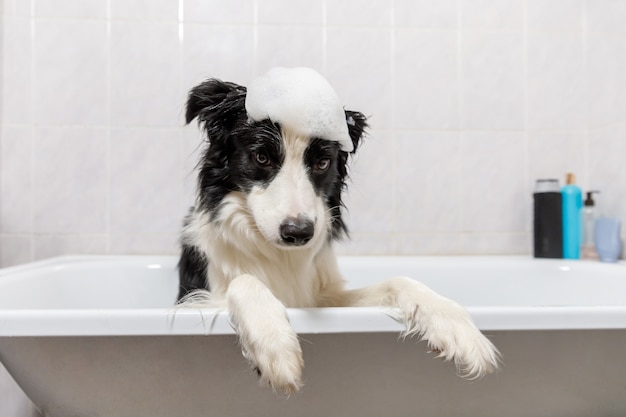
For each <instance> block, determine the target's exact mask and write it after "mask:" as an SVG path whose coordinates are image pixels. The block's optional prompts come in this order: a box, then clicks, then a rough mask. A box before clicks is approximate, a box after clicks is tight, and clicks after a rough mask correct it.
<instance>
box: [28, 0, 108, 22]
mask: <svg viewBox="0 0 626 417" xmlns="http://www.w3.org/2000/svg"><path fill="white" fill-rule="evenodd" d="M24 3H27V2H24ZM32 3H33V4H34V14H35V17H70V18H86V19H104V18H106V17H107V2H106V1H102V0H55V1H50V0H34V1H32Z"/></svg>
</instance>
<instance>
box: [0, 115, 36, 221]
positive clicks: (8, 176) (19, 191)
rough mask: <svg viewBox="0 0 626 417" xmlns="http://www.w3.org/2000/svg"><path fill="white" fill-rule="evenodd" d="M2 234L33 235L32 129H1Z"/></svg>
mask: <svg viewBox="0 0 626 417" xmlns="http://www.w3.org/2000/svg"><path fill="white" fill-rule="evenodd" d="M0 145H1V149H0V161H1V162H0V169H1V171H0V184H1V187H2V188H1V190H0V194H1V197H2V198H1V200H0V230H1V231H2V233H30V232H31V231H32V201H31V199H32V192H31V191H32V180H31V172H30V165H31V129H30V127H11V126H4V127H3V128H2V141H1V142H0Z"/></svg>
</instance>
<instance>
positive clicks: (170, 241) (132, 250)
mask: <svg viewBox="0 0 626 417" xmlns="http://www.w3.org/2000/svg"><path fill="white" fill-rule="evenodd" d="M179 248H180V245H179V243H178V234H177V233H169V234H137V235H135V234H129V235H127V234H122V235H118V234H113V235H112V236H111V249H110V253H112V254H133V255H176V254H178V253H179Z"/></svg>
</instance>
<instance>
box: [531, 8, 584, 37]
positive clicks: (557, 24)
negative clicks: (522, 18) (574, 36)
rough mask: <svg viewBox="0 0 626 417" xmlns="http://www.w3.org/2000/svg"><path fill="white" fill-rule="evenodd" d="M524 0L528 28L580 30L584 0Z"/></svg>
mask: <svg viewBox="0 0 626 417" xmlns="http://www.w3.org/2000/svg"><path fill="white" fill-rule="evenodd" d="M526 1H527V10H528V12H527V16H528V29H529V30H568V31H581V30H582V27H583V9H584V4H585V1H584V0H550V1H545V0H526Z"/></svg>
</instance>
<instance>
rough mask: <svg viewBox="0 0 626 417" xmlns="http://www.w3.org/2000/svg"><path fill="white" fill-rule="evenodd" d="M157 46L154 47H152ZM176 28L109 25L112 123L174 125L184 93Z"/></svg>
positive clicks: (148, 24) (114, 124)
mask: <svg viewBox="0 0 626 417" xmlns="http://www.w3.org/2000/svg"><path fill="white" fill-rule="evenodd" d="M155 45H156V46H155ZM180 47H181V46H180V41H179V32H178V25H177V24H169V23H128V22H123V23H120V22H113V23H112V24H111V124H112V125H113V126H137V125H139V126H159V127H174V126H179V125H180V124H181V123H182V109H183V104H184V100H185V96H186V91H185V90H184V89H183V88H182V85H181V84H182V83H181V76H182V65H181V62H180V53H181V51H180Z"/></svg>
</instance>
